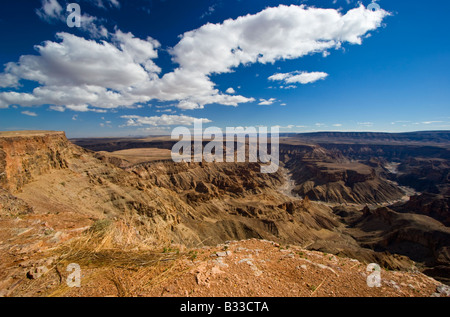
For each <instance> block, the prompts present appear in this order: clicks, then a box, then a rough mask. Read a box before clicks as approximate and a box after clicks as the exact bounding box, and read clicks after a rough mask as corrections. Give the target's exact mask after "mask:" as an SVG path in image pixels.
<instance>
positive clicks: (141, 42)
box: [0, 0, 388, 122]
mask: <svg viewBox="0 0 450 317" xmlns="http://www.w3.org/2000/svg"><path fill="white" fill-rule="evenodd" d="M100 3H101V4H103V5H104V6H105V5H106V4H108V5H109V4H110V5H111V6H115V3H117V4H119V2H117V1H111V0H109V1H106V0H103V1H97V4H100ZM58 4H59V3H58V2H57V1H56V0H43V6H42V8H41V11H40V14H41V15H40V16H41V17H42V18H49V19H53V18H54V19H61V16H64V12H62V11H61V9H60V6H58ZM63 11H64V10H63ZM386 15H388V13H387V12H386V11H383V10H379V11H376V12H372V11H370V10H367V9H366V8H365V7H364V6H363V5H361V6H359V7H358V8H355V9H352V10H350V11H348V12H347V13H346V14H342V13H341V12H339V11H338V10H334V9H319V8H312V7H306V6H304V5H302V6H295V5H291V6H285V5H280V6H278V7H274V8H267V9H265V10H263V11H261V12H259V13H256V14H249V15H246V16H242V17H238V18H237V19H229V20H226V21H224V22H223V23H218V24H211V23H208V24H206V25H204V26H202V27H200V28H198V29H196V30H193V31H190V32H186V33H184V34H183V35H182V36H181V39H180V41H179V43H178V44H177V45H175V47H173V48H172V49H171V50H170V53H171V54H172V60H173V62H174V63H176V64H177V65H178V66H177V68H176V69H175V70H174V71H172V72H169V73H166V74H164V75H163V76H160V73H161V69H160V68H159V67H158V66H157V65H156V64H155V63H154V60H155V59H156V57H157V56H158V52H157V51H158V48H159V47H160V45H159V43H158V42H157V41H156V40H154V39H152V38H147V39H139V38H136V37H135V36H134V35H133V34H131V33H124V32H121V31H120V30H116V31H115V33H108V32H107V31H106V29H104V27H103V26H101V25H99V24H98V20H97V19H96V18H94V17H91V22H92V23H93V24H95V25H96V26H97V29H98V32H97V31H96V32H97V33H99V34H100V35H102V34H104V35H105V39H107V41H106V40H104V41H101V42H98V41H95V40H90V39H86V38H82V37H78V36H75V35H71V34H68V33H58V34H57V41H47V42H45V43H44V44H41V45H37V46H36V50H37V53H38V55H24V56H21V57H20V59H19V62H17V63H8V64H7V65H6V67H5V71H4V72H3V73H2V74H0V87H18V85H20V81H21V80H24V79H25V80H31V81H34V82H37V83H38V84H39V87H37V88H35V89H34V90H33V91H32V92H16V91H4V92H1V93H0V107H1V108H5V107H8V106H10V105H20V106H24V107H29V106H40V105H50V106H51V107H52V109H53V110H58V111H61V110H64V109H72V110H76V111H96V109H97V110H98V111H104V109H114V108H118V107H133V106H134V105H136V104H143V103H147V102H149V101H151V100H159V101H176V102H177V103H176V106H177V107H178V108H180V109H183V110H193V109H202V108H204V106H205V105H208V104H221V105H225V106H238V105H239V104H242V103H249V102H254V101H255V99H254V98H252V97H245V96H240V95H235V94H231V93H230V91H231V90H229V91H228V92H227V93H221V92H220V91H219V90H218V89H217V88H216V84H215V83H214V82H213V81H212V79H211V76H212V75H216V74H222V73H229V72H233V71H234V70H235V69H236V68H237V67H239V66H241V65H249V64H252V63H262V64H267V63H274V62H276V61H278V60H286V59H297V58H300V57H302V56H305V55H308V54H315V53H323V52H325V51H329V50H330V49H333V48H340V47H341V46H342V44H344V43H351V44H361V42H362V39H363V38H364V37H365V36H366V35H367V33H368V32H370V31H373V30H375V29H377V28H378V27H379V26H380V25H381V23H382V21H383V19H384V17H385V16H386ZM87 18H89V17H86V19H87ZM99 34H97V35H99ZM90 35H91V37H94V38H95V36H96V35H95V34H90ZM281 75H282V74H281ZM284 75H286V74H284ZM290 75H291V76H290V77H289V76H288V77H285V78H283V80H284V81H286V83H288V81H291V82H292V83H297V82H299V83H306V82H308V81H309V82H312V81H315V80H319V79H320V76H322V78H323V77H324V74H321V75H320V73H299V74H290ZM260 102H261V103H264V102H265V101H264V100H261V101H260ZM268 102H270V99H269V101H268ZM272 102H273V101H272ZM136 122H137V121H136Z"/></svg>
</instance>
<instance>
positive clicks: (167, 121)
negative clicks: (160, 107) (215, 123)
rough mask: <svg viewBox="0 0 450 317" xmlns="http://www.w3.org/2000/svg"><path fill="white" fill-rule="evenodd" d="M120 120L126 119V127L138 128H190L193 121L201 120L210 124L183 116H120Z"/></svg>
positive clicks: (206, 120) (207, 120)
mask: <svg viewBox="0 0 450 317" xmlns="http://www.w3.org/2000/svg"><path fill="white" fill-rule="evenodd" d="M121 118H122V119H128V121H127V123H126V126H129V127H139V126H144V125H151V126H155V127H156V126H176V125H180V126H182V125H184V126H191V125H193V124H194V121H195V120H202V123H210V122H212V121H211V120H209V119H204V118H200V119H197V118H193V117H189V116H184V115H165V114H164V115H162V116H160V117H158V116H154V117H142V116H135V115H129V116H121Z"/></svg>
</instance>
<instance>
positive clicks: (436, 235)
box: [343, 207, 450, 283]
mask: <svg viewBox="0 0 450 317" xmlns="http://www.w3.org/2000/svg"><path fill="white" fill-rule="evenodd" d="M346 218H347V223H348V227H347V229H346V231H347V232H348V233H349V234H350V235H351V236H352V237H354V238H355V239H356V240H357V241H358V243H359V244H360V245H361V246H362V247H365V248H369V249H372V250H374V251H378V252H389V253H391V254H400V255H404V256H407V257H408V258H410V259H412V260H413V261H415V262H417V263H418V265H419V264H420V265H421V266H422V269H425V270H428V269H432V268H435V267H440V273H438V272H435V274H434V275H433V276H434V277H435V278H437V279H440V280H442V281H444V282H446V283H449V282H450V275H449V272H450V257H449V250H450V228H448V227H445V226H444V225H443V224H442V223H440V222H439V221H436V220H434V219H432V218H430V217H428V216H424V215H417V214H403V213H398V212H395V211H393V210H391V209H390V208H387V207H382V208H376V209H370V208H368V207H366V208H364V209H363V210H362V215H361V216H360V217H357V218H356V219H355V218H351V217H343V219H344V221H346V220H345V219H346ZM351 219H353V220H351Z"/></svg>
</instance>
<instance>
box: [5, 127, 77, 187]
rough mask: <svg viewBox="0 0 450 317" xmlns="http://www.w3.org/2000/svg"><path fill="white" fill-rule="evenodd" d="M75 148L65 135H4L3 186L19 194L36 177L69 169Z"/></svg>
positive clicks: (59, 133)
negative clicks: (70, 158) (69, 162)
mask: <svg viewBox="0 0 450 317" xmlns="http://www.w3.org/2000/svg"><path fill="white" fill-rule="evenodd" d="M72 147H73V145H72V144H71V143H70V142H69V141H68V140H67V139H66V136H65V134H64V132H42V133H33V134H19V135H6V136H4V135H0V175H1V176H0V186H1V187H3V188H6V189H8V190H10V191H12V192H15V191H18V190H20V189H21V188H22V187H23V186H24V185H25V184H27V183H29V182H30V181H32V180H33V178H34V177H35V176H38V175H41V174H44V173H47V172H49V171H50V170H52V169H64V168H67V161H66V159H67V158H68V157H70V155H71V153H70V149H71V148H72ZM79 150H80V151H82V150H81V148H80V149H79Z"/></svg>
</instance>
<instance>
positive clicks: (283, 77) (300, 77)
mask: <svg viewBox="0 0 450 317" xmlns="http://www.w3.org/2000/svg"><path fill="white" fill-rule="evenodd" d="M327 77H328V74H327V73H324V72H311V73H308V72H300V71H296V72H291V73H284V74H283V73H278V74H274V75H272V76H270V77H269V80H271V81H283V82H285V83H286V84H302V85H306V84H311V83H314V82H316V81H318V80H322V79H325V78H327ZM288 87H291V88H294V87H295V86H292V85H291V86H288ZM285 88H286V87H285Z"/></svg>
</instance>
